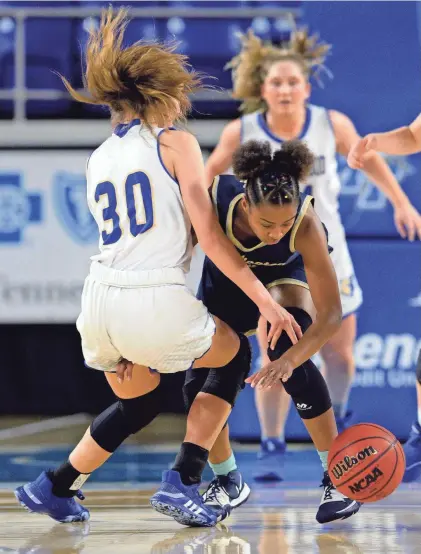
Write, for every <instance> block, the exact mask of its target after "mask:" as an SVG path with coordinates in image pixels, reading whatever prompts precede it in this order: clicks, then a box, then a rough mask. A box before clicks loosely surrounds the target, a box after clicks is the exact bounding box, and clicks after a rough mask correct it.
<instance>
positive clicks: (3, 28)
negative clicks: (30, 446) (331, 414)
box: [0, 1, 421, 440]
mask: <svg viewBox="0 0 421 554" xmlns="http://www.w3.org/2000/svg"><path fill="white" fill-rule="evenodd" d="M107 4H108V3H106V2H90V1H86V2H78V1H67V2H66V1H63V2H29V1H28V2H3V1H1V2H0V117H1V121H0V260H1V262H0V323H1V325H0V344H1V353H2V385H1V387H0V413H1V414H2V415H3V416H4V417H3V420H4V421H6V422H10V421H13V422H15V423H13V425H15V424H16V422H20V421H32V420H33V421H38V420H39V419H42V420H43V421H47V422H48V421H52V422H53V423H52V426H54V425H56V423H54V422H57V421H58V420H56V419H54V417H56V416H69V415H70V416H72V415H73V414H82V413H87V414H95V413H98V412H99V411H101V410H102V409H103V408H105V407H106V406H108V404H109V403H110V402H111V399H112V395H111V392H110V391H109V390H108V387H107V385H106V383H105V380H104V378H103V376H102V375H101V374H100V373H97V372H94V371H91V370H88V369H86V368H85V367H84V365H83V359H82V355H81V349H80V341H79V336H78V333H77V331H76V328H75V325H74V322H75V319H76V317H77V315H78V311H79V306H80V294H81V289H82V285H83V279H84V277H85V275H86V273H87V271H88V266H89V256H90V255H92V254H93V253H94V252H96V249H97V240H98V236H97V230H96V228H95V224H94V222H93V220H92V218H91V216H90V214H89V212H88V210H87V206H86V202H85V177H84V168H85V162H86V158H87V156H88V155H89V153H90V152H91V151H92V150H93V149H95V148H96V146H97V145H98V144H100V142H101V141H102V140H103V139H104V138H105V137H106V136H107V134H108V133H109V130H110V126H109V122H108V115H107V113H106V112H105V111H103V110H97V109H93V108H92V107H89V106H80V105H74V103H72V102H71V101H70V100H69V97H68V96H67V95H66V94H65V93H64V92H63V86H62V84H61V81H60V79H59V78H58V77H57V75H56V74H55V73H54V71H53V70H56V71H59V72H60V73H62V74H64V75H66V76H67V77H68V78H70V80H71V81H72V83H74V84H79V85H81V82H80V49H81V48H82V50H83V47H84V44H85V42H86V37H87V32H86V30H87V29H88V28H89V26H90V25H95V24H96V22H97V19H98V14H99V11H100V7H101V6H103V5H107ZM113 4H115V5H119V4H120V3H118V2H113ZM127 4H130V3H129V2H125V3H124V5H127ZM132 4H133V6H134V8H133V12H132V15H133V16H134V21H133V22H132V23H131V25H130V27H129V30H128V34H127V40H128V41H134V40H138V39H140V38H151V39H153V38H160V39H163V38H167V39H169V38H176V39H178V40H180V41H181V46H180V48H181V49H182V51H183V52H185V53H186V54H188V55H189V56H190V57H191V61H192V64H193V65H194V66H195V67H196V68H197V69H199V70H202V71H205V72H207V73H208V74H210V75H214V76H216V77H218V79H219V81H210V83H211V84H213V85H214V86H218V87H221V90H216V89H215V90H212V91H206V92H204V93H201V94H200V95H198V96H196V97H195V98H194V108H195V109H194V112H193V114H192V118H191V120H190V122H189V125H190V129H191V130H192V131H193V132H194V133H196V134H197V136H198V137H199V139H200V142H201V145H202V147H203V150H204V153H205V155H206V154H207V153H208V152H209V151H211V149H212V148H213V147H214V146H215V144H216V141H217V140H218V137H219V134H220V132H221V130H222V128H223V126H224V124H226V122H227V121H229V120H230V119H233V118H234V117H236V114H237V112H236V109H237V107H238V106H237V104H236V103H235V102H233V101H231V100H230V99H229V93H228V91H227V90H226V89H229V87H230V75H229V73H228V72H223V71H222V67H223V65H224V64H225V62H226V61H227V60H228V59H229V58H231V57H232V56H233V55H234V54H235V52H236V51H237V48H238V39H237V38H236V32H237V31H239V30H243V31H245V30H246V29H247V28H249V27H252V28H253V29H254V30H255V32H256V33H257V34H259V35H260V36H262V37H263V38H267V39H271V40H273V41H281V40H284V39H285V38H287V37H288V34H289V32H290V30H291V28H292V26H293V24H294V23H293V22H294V20H295V22H297V23H298V24H306V25H308V26H309V28H310V29H311V30H312V31H317V32H318V33H320V36H321V37H322V38H323V39H324V40H325V41H327V42H329V43H332V44H333V50H332V54H331V56H330V57H329V58H328V62H327V65H328V67H329V70H330V71H331V72H332V74H333V79H330V78H329V76H328V75H324V76H323V77H322V81H323V88H321V87H320V86H319V85H318V84H317V83H313V96H312V102H314V103H317V104H321V105H323V106H327V107H329V108H333V109H339V110H342V111H344V112H345V113H346V114H348V115H349V116H351V118H352V119H353V120H354V121H355V123H356V125H357V128H358V130H359V131H360V133H366V132H370V131H373V130H386V129H389V128H392V127H397V126H400V125H404V124H406V123H408V122H409V121H412V120H413V119H414V118H415V116H416V115H417V114H418V113H419V112H420V111H421V71H420V69H421V3H420V2H370V1H365V2H313V1H312V2H282V1H279V2H276V1H274V2H263V1H261V2H252V1H244V2H197V1H196V2H193V1H192V2H189V1H186V2H184V1H174V2H171V1H166V2H149V1H145V2H137V3H136V2H132ZM389 162H390V164H391V167H392V169H393V171H394V173H395V174H396V176H397V178H398V180H399V181H400V183H401V184H402V186H403V188H404V189H405V191H406V193H407V194H408V196H409V197H410V199H411V201H412V202H413V203H414V204H415V206H416V207H417V208H418V210H421V156H420V155H416V156H409V157H400V158H398V157H396V158H395V157H392V158H389ZM340 164H341V165H340V174H341V180H342V195H341V212H342V216H343V220H344V223H345V226H346V230H347V234H348V237H349V244H350V248H351V254H352V256H353V260H354V264H355V269H356V273H357V276H358V279H359V281H360V284H361V286H362V288H363V292H364V305H363V307H362V309H361V311H360V313H359V319H358V326H359V329H358V340H357V343H356V347H355V355H356V362H357V367H358V375H357V380H356V383H355V386H354V388H353V390H352V394H351V400H350V407H351V409H353V410H354V411H356V414H357V419H356V420H355V421H373V422H376V423H380V424H381V425H384V426H386V427H388V428H389V429H390V430H391V431H393V432H394V433H395V434H397V436H398V437H400V438H405V437H406V435H407V433H408V429H409V426H410V423H411V421H412V419H413V417H414V414H415V410H416V404H415V388H414V383H415V376H414V369H415V367H414V365H415V359H416V355H417V352H418V350H419V348H420V346H421V278H420V276H421V247H420V242H419V241H417V242H415V243H412V244H411V243H408V242H407V241H404V240H402V239H400V237H399V236H398V234H397V232H396V229H395V227H394V224H393V211H392V209H391V206H390V205H389V204H388V203H387V201H386V199H385V197H384V196H383V195H382V194H381V193H379V192H378V191H377V190H376V189H375V188H374V187H373V186H372V185H371V183H370V182H368V181H367V180H366V179H365V177H364V176H363V175H362V174H360V173H358V172H355V171H352V170H350V169H349V168H348V167H347V166H346V165H345V163H344V160H340ZM139 317H141V314H139ZM255 363H258V362H257V360H255ZM182 379H183V375H182V374H179V375H176V376H172V377H167V378H165V382H166V384H167V386H168V387H171V388H172V390H178V389H180V387H181V383H182ZM171 398H172V404H169V405H168V411H169V412H170V413H181V412H182V401H181V394H179V395H177V394H175V393H174V394H173V395H172V397H171ZM21 416H25V419H21ZM47 416H48V417H52V418H53V419H52V420H49V419H47V420H45V417H47ZM11 418H13V419H11ZM16 418H18V419H16ZM8 424H9V423H7V425H8ZM5 425H6V424H4V425H3V426H5ZM47 425H48V423H47ZM57 425H58V426H59V424H57ZM231 431H232V435H233V437H235V438H241V439H250V440H253V439H257V438H258V425H257V417H256V412H255V408H254V402H253V395H252V392H251V390H250V388H246V390H245V391H244V392H243V393H242V395H241V396H240V399H239V402H238V405H237V407H236V408H235V410H234V412H233V414H232V416H231ZM287 438H289V439H297V440H303V439H306V438H307V435H306V432H305V429H304V427H303V426H302V424H301V423H300V421H299V420H298V417H296V414H295V413H292V414H291V416H290V419H289V421H288V426H287Z"/></svg>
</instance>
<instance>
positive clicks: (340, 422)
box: [336, 411, 353, 434]
mask: <svg viewBox="0 0 421 554" xmlns="http://www.w3.org/2000/svg"><path fill="white" fill-rule="evenodd" d="M352 416H353V412H351V411H349V412H346V414H345V415H344V416H343V417H337V418H336V426H337V428H338V433H339V434H341V433H343V432H344V431H345V429H348V427H350V426H351V419H352Z"/></svg>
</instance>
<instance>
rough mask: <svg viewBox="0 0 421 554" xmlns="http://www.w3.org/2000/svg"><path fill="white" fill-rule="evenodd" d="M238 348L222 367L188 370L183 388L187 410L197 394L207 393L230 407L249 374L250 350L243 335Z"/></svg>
mask: <svg viewBox="0 0 421 554" xmlns="http://www.w3.org/2000/svg"><path fill="white" fill-rule="evenodd" d="M238 336H239V338H240V348H239V349H238V352H237V354H236V355H235V356H234V358H233V359H232V360H231V361H230V362H229V363H228V364H227V365H226V366H224V367H217V368H212V369H205V368H203V369H190V370H189V371H188V372H187V375H186V381H185V383H184V387H183V394H184V402H185V405H186V409H187V410H189V409H190V406H191V405H192V404H193V401H194V399H195V398H196V395H197V394H198V393H199V392H207V393H208V394H213V395H214V396H218V398H222V400H225V401H226V402H228V403H229V404H231V406H234V404H235V400H236V398H237V395H238V393H239V392H240V390H241V389H243V388H244V387H245V382H244V380H245V379H246V378H247V376H248V374H249V373H250V367H251V350H250V344H249V341H248V339H247V337H246V336H245V335H242V334H239V335H238Z"/></svg>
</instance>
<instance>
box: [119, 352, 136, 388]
mask: <svg viewBox="0 0 421 554" xmlns="http://www.w3.org/2000/svg"><path fill="white" fill-rule="evenodd" d="M133 365H134V364H133V363H132V362H129V360H126V359H125V358H121V360H120V361H119V362H118V364H117V365H116V366H115V371H116V374H117V381H118V382H119V383H120V385H121V384H122V383H123V381H124V379H126V381H130V380H131V378H132V374H133Z"/></svg>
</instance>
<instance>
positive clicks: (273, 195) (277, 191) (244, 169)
mask: <svg viewBox="0 0 421 554" xmlns="http://www.w3.org/2000/svg"><path fill="white" fill-rule="evenodd" d="M313 163H314V156H313V154H312V152H311V151H310V150H309V148H308V147H307V146H306V145H305V144H304V143H303V142H301V141H299V140H290V141H287V142H284V143H283V145H282V150H277V151H276V152H275V153H274V154H272V151H271V148H270V144H269V142H259V141H256V140H250V141H248V142H246V143H245V144H243V145H241V146H240V147H239V148H238V149H237V150H236V151H235V152H234V156H233V170H234V175H235V176H236V177H237V179H238V180H240V181H243V182H244V189H245V194H246V198H247V201H248V202H249V204H250V205H253V206H257V205H259V204H267V203H269V204H274V205H283V204H291V203H292V202H294V201H295V200H297V199H298V198H299V195H300V189H299V183H300V182H302V181H304V180H305V179H306V178H307V177H308V175H309V173H310V171H311V168H312V166H313Z"/></svg>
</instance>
